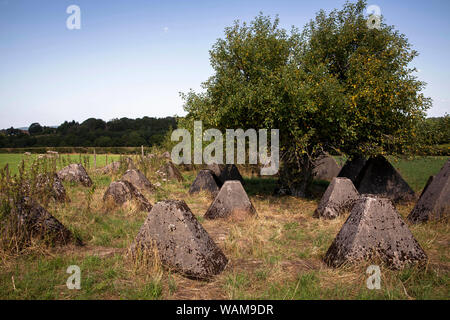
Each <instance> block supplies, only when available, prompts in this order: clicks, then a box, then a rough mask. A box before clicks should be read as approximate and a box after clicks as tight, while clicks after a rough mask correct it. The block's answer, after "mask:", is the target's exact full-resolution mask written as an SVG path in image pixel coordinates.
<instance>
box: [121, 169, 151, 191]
mask: <svg viewBox="0 0 450 320" xmlns="http://www.w3.org/2000/svg"><path fill="white" fill-rule="evenodd" d="M121 180H124V181H128V182H129V183H131V184H132V185H134V186H135V187H136V188H138V189H139V190H140V191H148V192H153V191H155V189H156V188H155V186H153V185H152V184H151V182H150V181H149V180H148V179H147V177H146V176H145V175H144V174H143V173H142V172H141V171H139V170H138V169H130V170H127V171H125V173H124V174H123V176H122V179H121Z"/></svg>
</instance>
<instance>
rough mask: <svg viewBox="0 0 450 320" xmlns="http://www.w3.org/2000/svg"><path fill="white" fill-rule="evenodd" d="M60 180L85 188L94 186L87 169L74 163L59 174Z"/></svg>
mask: <svg viewBox="0 0 450 320" xmlns="http://www.w3.org/2000/svg"><path fill="white" fill-rule="evenodd" d="M57 175H58V178H60V179H61V180H63V181H71V182H79V183H81V184H82V185H83V186H85V187H91V186H92V180H91V178H90V177H89V175H88V174H87V172H86V169H84V167H83V166H82V165H81V164H79V163H72V164H70V165H68V166H67V167H64V168H63V169H61V170H60V171H58V173H57Z"/></svg>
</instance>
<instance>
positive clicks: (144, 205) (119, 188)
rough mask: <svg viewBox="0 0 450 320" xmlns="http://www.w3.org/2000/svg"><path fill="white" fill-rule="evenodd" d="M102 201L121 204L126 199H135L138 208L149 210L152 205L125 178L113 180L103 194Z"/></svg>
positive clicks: (116, 204)
mask: <svg viewBox="0 0 450 320" xmlns="http://www.w3.org/2000/svg"><path fill="white" fill-rule="evenodd" d="M103 201H104V202H106V203H108V202H112V204H114V205H115V206H121V205H123V204H124V203H125V202H127V201H135V202H136V203H137V205H138V208H139V210H142V211H150V210H151V209H152V205H151V204H150V202H149V201H148V200H147V198H145V197H144V195H143V194H142V193H141V192H140V191H139V190H138V189H137V188H136V187H135V186H134V185H133V184H132V183H130V182H128V181H127V180H119V181H113V182H111V184H110V185H109V187H108V189H106V191H105V193H104V195H103Z"/></svg>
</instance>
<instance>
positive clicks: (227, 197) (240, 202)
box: [205, 180, 256, 219]
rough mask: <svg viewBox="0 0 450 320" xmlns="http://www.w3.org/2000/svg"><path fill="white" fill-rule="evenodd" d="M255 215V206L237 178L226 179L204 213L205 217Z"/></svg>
mask: <svg viewBox="0 0 450 320" xmlns="http://www.w3.org/2000/svg"><path fill="white" fill-rule="evenodd" d="M251 215H256V210H255V207H254V206H253V204H252V202H251V201H250V199H249V198H248V196H247V193H246V192H245V190H244V187H242V184H241V182H240V181H238V180H230V181H226V182H225V183H224V185H223V186H222V188H220V191H219V193H218V194H217V196H216V197H215V198H214V201H213V202H212V203H211V205H210V206H209V208H208V210H207V211H206V213H205V218H206V219H217V218H238V219H240V218H244V217H247V216H251Z"/></svg>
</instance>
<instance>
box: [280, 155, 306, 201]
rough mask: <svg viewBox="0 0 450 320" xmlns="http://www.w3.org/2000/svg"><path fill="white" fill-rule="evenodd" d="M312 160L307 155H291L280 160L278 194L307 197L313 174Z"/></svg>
mask: <svg viewBox="0 0 450 320" xmlns="http://www.w3.org/2000/svg"><path fill="white" fill-rule="evenodd" d="M313 169H314V163H313V160H312V159H311V158H310V157H309V156H308V155H307V154H303V155H300V156H298V155H293V156H290V157H287V156H286V157H285V159H283V160H282V163H281V168H280V177H279V179H278V185H279V189H278V193H280V194H288V195H292V196H295V197H307V196H308V187H309V186H310V185H311V183H312V181H313V178H314V174H313Z"/></svg>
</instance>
